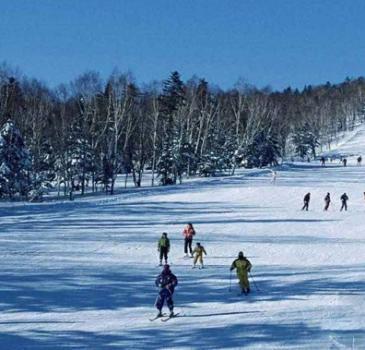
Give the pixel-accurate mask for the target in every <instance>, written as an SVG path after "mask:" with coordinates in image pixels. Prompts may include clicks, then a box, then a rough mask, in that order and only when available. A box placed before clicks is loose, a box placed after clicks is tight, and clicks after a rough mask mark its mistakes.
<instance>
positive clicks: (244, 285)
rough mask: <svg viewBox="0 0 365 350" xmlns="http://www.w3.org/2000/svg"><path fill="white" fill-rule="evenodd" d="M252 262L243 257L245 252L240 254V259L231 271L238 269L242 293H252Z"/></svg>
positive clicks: (234, 262)
mask: <svg viewBox="0 0 365 350" xmlns="http://www.w3.org/2000/svg"><path fill="white" fill-rule="evenodd" d="M251 267H252V265H251V263H250V261H249V260H248V259H247V258H246V257H244V256H243V252H239V253H238V259H236V260H234V261H233V263H232V265H231V268H230V271H232V270H234V269H236V273H237V277H238V279H239V281H240V282H239V283H240V286H241V291H242V293H244V294H246V295H247V294H248V293H250V283H249V281H248V273H249V272H250V271H251Z"/></svg>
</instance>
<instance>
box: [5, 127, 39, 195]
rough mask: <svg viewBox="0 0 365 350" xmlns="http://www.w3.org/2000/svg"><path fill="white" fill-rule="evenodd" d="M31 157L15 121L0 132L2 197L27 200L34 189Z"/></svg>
mask: <svg viewBox="0 0 365 350" xmlns="http://www.w3.org/2000/svg"><path fill="white" fill-rule="evenodd" d="M31 169H32V162H31V155H30V152H29V150H28V149H27V147H26V146H25V144H24V141H23V138H22V135H21V133H20V131H19V129H18V128H17V127H16V126H15V124H14V123H13V121H11V120H8V121H7V122H6V123H5V124H4V126H3V127H2V128H1V130H0V196H1V197H9V198H14V197H16V196H19V197H21V198H26V197H27V196H28V193H29V191H30V190H31V189H32V181H31Z"/></svg>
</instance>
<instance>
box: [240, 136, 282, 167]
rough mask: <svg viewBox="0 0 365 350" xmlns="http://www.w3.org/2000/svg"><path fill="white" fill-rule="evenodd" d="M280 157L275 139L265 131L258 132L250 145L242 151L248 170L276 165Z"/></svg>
mask: <svg viewBox="0 0 365 350" xmlns="http://www.w3.org/2000/svg"><path fill="white" fill-rule="evenodd" d="M279 157H280V147H279V144H278V141H277V139H276V138H275V137H274V136H273V135H271V134H270V133H268V134H267V132H265V131H260V132H258V133H257V134H256V135H255V137H254V139H253V141H252V143H251V144H249V145H247V146H246V148H245V150H244V159H245V161H246V166H247V167H248V168H253V167H259V168H261V167H263V166H267V165H276V164H277V161H278V158H279Z"/></svg>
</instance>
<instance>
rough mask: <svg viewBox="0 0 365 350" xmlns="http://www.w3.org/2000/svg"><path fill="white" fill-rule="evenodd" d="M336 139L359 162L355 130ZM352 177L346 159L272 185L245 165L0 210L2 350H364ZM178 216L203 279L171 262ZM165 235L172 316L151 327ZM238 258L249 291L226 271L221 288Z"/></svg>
mask: <svg viewBox="0 0 365 350" xmlns="http://www.w3.org/2000/svg"><path fill="white" fill-rule="evenodd" d="M348 142H349V143H346V142H345V143H344V144H343V145H342V146H341V147H342V148H343V149H344V150H345V151H346V152H347V151H348V150H349V149H350V148H351V152H353V153H356V154H363V155H365V133H364V132H358V133H356V135H355V136H354V137H352V138H350V140H349V141H348ZM341 147H340V148H339V149H338V151H339V152H341ZM364 180H365V166H363V167H358V166H356V165H355V160H354V159H351V158H350V159H349V163H348V167H346V168H344V167H342V166H340V164H339V163H338V162H337V163H332V164H329V165H328V166H327V167H325V168H323V167H320V165H319V164H318V163H295V164H286V165H284V166H283V167H281V168H279V169H278V178H277V182H276V184H272V183H271V174H270V172H269V171H268V170H252V171H244V170H243V171H241V172H239V173H237V175H236V176H234V177H222V178H212V179H197V180H194V181H191V182H186V183H185V184H183V185H180V186H172V187H166V188H162V187H158V188H141V189H128V190H126V192H125V193H122V194H120V195H117V196H115V197H104V198H100V197H98V198H94V199H93V198H87V199H84V200H81V199H80V200H77V201H74V202H52V203H41V204H29V203H13V204H9V203H2V204H1V211H0V216H1V219H0V223H1V234H0V256H1V264H0V309H1V312H0V348H1V349H5V350H8V349H9V350H16V349H37V350H38V349H42V350H43V349H50V350H56V349H179V350H181V349H270V350H271V349H311V350H312V349H365V308H364V306H365V261H364V257H365V220H364V217H365V216H364V214H365V199H364V195H363V192H364V191H365V181H364ZM307 192H311V193H312V200H311V203H310V210H309V211H308V212H302V211H301V210H300V208H301V206H302V198H303V196H304V194H305V193H307ZM327 192H330V193H331V197H332V201H333V202H332V205H331V206H330V210H329V211H328V212H323V206H324V202H323V198H324V196H325V194H326V193H327ZM343 192H346V193H347V194H348V196H349V197H350V200H349V211H347V212H339V208H340V200H339V197H340V195H341V194H342V193H343ZM189 221H191V222H193V223H194V224H195V228H196V230H197V236H196V239H195V242H197V241H200V242H201V243H202V244H203V245H204V247H205V249H206V250H207V253H208V256H207V257H206V259H205V264H206V266H207V268H206V269H204V270H198V269H192V268H191V265H192V261H191V259H184V258H183V240H182V234H181V231H182V230H183V227H184V226H185V224H186V223H187V222H189ZM163 231H166V232H168V234H169V237H170V239H171V244H172V248H171V252H170V262H171V269H172V271H173V272H174V273H175V274H176V276H177V277H178V279H179V285H178V286H177V288H176V291H175V295H174V300H175V306H176V307H175V311H176V312H180V316H181V317H178V318H175V319H171V320H169V321H168V322H161V321H160V320H156V321H154V322H150V321H149V318H151V317H153V316H154V315H155V314H156V310H155V309H154V307H153V304H154V301H155V298H156V295H157V290H156V288H155V287H154V279H155V277H156V275H157V274H158V273H159V272H160V270H161V269H160V268H159V267H157V264H158V256H157V249H156V248H157V240H158V238H159V237H160V235H161V233H162V232H163ZM240 250H243V251H244V253H245V255H246V256H248V257H249V259H250V260H251V262H252V264H253V269H252V276H253V278H254V281H255V283H254V284H253V283H252V280H251V289H252V294H250V295H249V296H238V295H237V294H238V292H239V287H238V284H237V281H236V279H235V276H234V275H233V276H232V277H233V278H232V291H229V285H230V273H229V266H230V264H231V263H232V261H233V259H234V258H235V257H236V255H237V253H238V251H240ZM258 289H259V290H258Z"/></svg>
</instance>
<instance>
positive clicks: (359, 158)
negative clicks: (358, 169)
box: [357, 156, 362, 166]
mask: <svg viewBox="0 0 365 350" xmlns="http://www.w3.org/2000/svg"><path fill="white" fill-rule="evenodd" d="M361 162H362V157H361V156H358V157H357V165H358V166H361Z"/></svg>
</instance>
